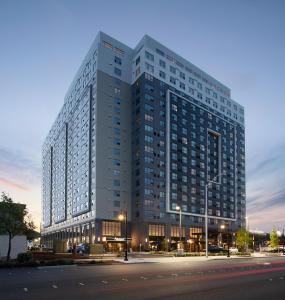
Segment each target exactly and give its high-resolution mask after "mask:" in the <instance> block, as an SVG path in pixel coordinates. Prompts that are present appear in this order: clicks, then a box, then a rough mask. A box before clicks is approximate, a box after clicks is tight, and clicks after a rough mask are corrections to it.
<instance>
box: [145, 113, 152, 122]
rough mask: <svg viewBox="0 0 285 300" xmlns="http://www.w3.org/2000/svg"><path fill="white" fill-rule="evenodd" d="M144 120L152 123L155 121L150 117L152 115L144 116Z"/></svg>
mask: <svg viewBox="0 0 285 300" xmlns="http://www.w3.org/2000/svg"><path fill="white" fill-rule="evenodd" d="M144 119H145V120H146V121H149V122H152V121H153V116H150V115H148V114H145V115H144Z"/></svg>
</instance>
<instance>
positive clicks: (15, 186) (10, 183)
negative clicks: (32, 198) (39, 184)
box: [0, 178, 30, 192]
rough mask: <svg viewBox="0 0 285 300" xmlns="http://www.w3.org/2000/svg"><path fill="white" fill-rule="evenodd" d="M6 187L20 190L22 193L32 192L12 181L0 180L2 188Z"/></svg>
mask: <svg viewBox="0 0 285 300" xmlns="http://www.w3.org/2000/svg"><path fill="white" fill-rule="evenodd" d="M1 185H2V186H4V187H8V188H11V189H18V190H21V191H27V192H28V191H30V189H29V188H28V187H26V186H23V185H21V184H19V183H16V182H13V181H11V180H7V179H4V178H0V186H1Z"/></svg>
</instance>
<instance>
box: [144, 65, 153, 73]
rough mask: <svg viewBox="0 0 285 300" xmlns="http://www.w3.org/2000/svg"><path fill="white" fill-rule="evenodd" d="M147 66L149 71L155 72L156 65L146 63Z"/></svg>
mask: <svg viewBox="0 0 285 300" xmlns="http://www.w3.org/2000/svg"><path fill="white" fill-rule="evenodd" d="M145 68H146V70H147V71H148V72H150V73H153V72H154V67H153V66H152V65H150V64H148V63H145Z"/></svg>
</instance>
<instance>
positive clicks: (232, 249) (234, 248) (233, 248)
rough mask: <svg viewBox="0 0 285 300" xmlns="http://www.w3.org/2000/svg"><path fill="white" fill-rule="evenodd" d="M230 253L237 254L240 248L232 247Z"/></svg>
mask: <svg viewBox="0 0 285 300" xmlns="http://www.w3.org/2000/svg"><path fill="white" fill-rule="evenodd" d="M230 253H232V254H237V253H238V248H236V247H230Z"/></svg>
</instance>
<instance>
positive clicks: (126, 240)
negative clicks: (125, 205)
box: [124, 211, 128, 261]
mask: <svg viewBox="0 0 285 300" xmlns="http://www.w3.org/2000/svg"><path fill="white" fill-rule="evenodd" d="M127 219H128V213H127V211H125V258H124V261H128V223H127Z"/></svg>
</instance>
